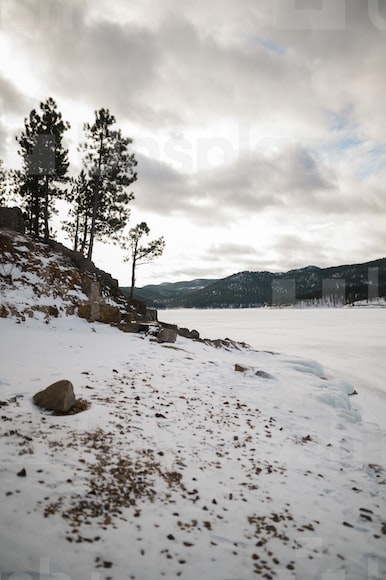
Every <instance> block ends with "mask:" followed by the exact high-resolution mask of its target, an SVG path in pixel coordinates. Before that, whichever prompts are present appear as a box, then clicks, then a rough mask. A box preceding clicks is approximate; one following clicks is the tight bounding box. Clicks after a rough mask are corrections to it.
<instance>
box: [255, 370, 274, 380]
mask: <svg viewBox="0 0 386 580" xmlns="http://www.w3.org/2000/svg"><path fill="white" fill-rule="evenodd" d="M255 375H256V376H258V377H261V378H262V379H273V376H272V375H270V374H269V373H267V372H266V371H262V370H257V371H256V372H255Z"/></svg>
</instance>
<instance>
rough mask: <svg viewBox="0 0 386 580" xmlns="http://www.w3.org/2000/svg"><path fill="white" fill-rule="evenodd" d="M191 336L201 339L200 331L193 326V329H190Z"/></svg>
mask: <svg viewBox="0 0 386 580" xmlns="http://www.w3.org/2000/svg"><path fill="white" fill-rule="evenodd" d="M189 338H192V339H193V340H199V339H200V333H199V332H198V330H196V329H195V328H193V330H191V331H190V336H189Z"/></svg>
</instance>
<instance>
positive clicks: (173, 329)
mask: <svg viewBox="0 0 386 580" xmlns="http://www.w3.org/2000/svg"><path fill="white" fill-rule="evenodd" d="M176 339H177V326H174V325H168V327H167V328H165V327H162V328H160V330H159V332H158V334H157V342H176Z"/></svg>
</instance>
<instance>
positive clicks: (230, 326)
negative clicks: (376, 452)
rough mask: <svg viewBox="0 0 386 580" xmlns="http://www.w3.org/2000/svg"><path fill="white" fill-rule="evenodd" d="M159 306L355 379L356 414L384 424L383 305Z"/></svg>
mask: <svg viewBox="0 0 386 580" xmlns="http://www.w3.org/2000/svg"><path fill="white" fill-rule="evenodd" d="M358 304H360V305H361V306H362V307H361V308H308V309H301V308H300V309H299V308H283V309H275V308H254V309H243V310H192V309H190V310H187V309H184V310H182V309H180V310H165V311H161V312H160V318H161V319H163V320H165V321H166V322H178V324H179V325H180V326H184V325H185V326H187V327H189V328H193V327H197V329H198V330H199V331H200V332H201V333H202V334H203V335H204V336H208V337H209V338H216V337H217V336H231V337H232V338H234V339H236V340H244V341H246V342H248V343H249V344H251V345H252V346H254V347H255V348H256V349H265V350H274V351H277V352H282V353H284V354H288V355H298V356H306V357H311V358H313V359H315V360H317V361H319V362H320V363H321V364H322V365H323V368H324V370H325V372H326V373H327V374H328V376H332V377H334V376H335V377H336V376H339V377H340V378H345V379H347V380H348V381H350V382H352V383H353V384H355V385H356V389H357V391H358V393H359V396H358V401H357V405H360V407H361V412H362V418H363V419H364V420H365V421H367V422H373V423H377V424H379V425H380V426H382V427H383V428H384V429H386V308H382V307H380V305H382V304H384V301H383V299H380V300H379V301H378V302H376V303H375V305H374V306H375V307H374V306H372V307H371V306H370V307H369V305H368V304H367V303H365V302H363V303H358Z"/></svg>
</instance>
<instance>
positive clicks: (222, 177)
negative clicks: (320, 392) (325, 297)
mask: <svg viewBox="0 0 386 580" xmlns="http://www.w3.org/2000/svg"><path fill="white" fill-rule="evenodd" d="M290 4H291V5H292V6H296V9H297V11H298V12H299V14H298V16H296V15H295V16H294V15H293V14H292V15H291V14H289V13H288V10H289V6H290ZM370 4H371V3H370V2H368V1H363V0H350V1H349V2H348V1H346V0H342V1H340V0H338V1H337V2H331V1H330V0H329V1H328V2H321V1H320V0H314V1H313V2H311V4H310V3H309V2H308V3H306V4H305V3H304V2H303V3H302V2H300V1H297V2H292V3H284V2H282V0H275V2H272V3H268V2H263V1H262V0H243V2H242V3H237V2H234V1H231V0H212V2H210V3H208V2H204V0H186V1H185V2H184V3H183V5H179V4H176V3H175V2H174V1H173V2H172V0H163V2H157V1H156V0H143V1H141V2H137V3H132V2H130V3H128V2H125V1H123V0H117V1H116V2H114V3H111V2H108V1H107V0H100V1H98V2H94V1H91V0H73V1H72V2H70V1H68V2H67V1H64V0H62V1H60V0H57V1H55V2H54V1H52V2H51V1H48V0H47V2H41V1H40V0H19V1H18V2H17V3H16V2H13V1H11V0H3V2H1V3H0V6H1V11H0V27H1V33H2V34H1V36H2V40H1V49H2V55H4V58H3V59H2V63H1V66H0V72H1V74H2V76H0V104H1V107H2V118H1V125H0V139H1V141H0V155H2V156H4V155H7V156H8V157H9V158H10V159H11V158H12V153H11V149H12V144H13V146H14V151H16V145H15V143H14V134H15V131H16V128H17V123H16V122H15V115H19V117H20V120H19V127H21V126H22V122H23V117H24V116H26V115H28V113H29V111H30V110H31V109H32V108H33V107H36V106H37V105H38V102H39V101H40V100H43V99H45V98H47V97H48V96H53V98H55V99H56V100H57V102H58V104H59V108H61V107H63V113H64V116H65V118H66V119H68V120H69V121H71V122H72V124H73V128H72V132H71V136H70V139H71V142H72V143H73V144H75V143H76V140H77V137H78V136H79V135H80V133H81V131H80V126H81V123H82V122H83V121H89V120H90V119H91V118H92V116H93V111H94V110H95V109H97V108H100V107H102V106H103V107H108V108H109V109H110V111H111V112H112V113H113V114H114V115H115V116H116V118H117V121H118V124H119V125H120V126H123V127H124V128H125V131H126V130H127V131H128V132H129V135H130V136H131V137H133V138H134V140H135V147H136V148H137V149H136V150H137V152H138V159H139V165H138V177H139V179H138V182H137V183H136V184H135V187H134V191H135V194H136V200H135V202H134V206H133V207H135V211H136V212H138V214H139V215H141V218H143V219H146V217H147V215H149V216H150V217H151V219H152V220H153V221H154V224H155V227H156V228H157V229H159V230H160V234H159V235H161V234H162V233H165V235H166V238H168V236H169V238H170V240H171V242H170V245H169V247H168V250H167V261H166V260H165V259H163V260H162V261H161V262H160V264H162V265H158V266H155V268H158V269H159V271H160V272H164V275H165V278H168V275H169V274H170V275H173V276H174V275H177V274H176V273H177V272H183V271H184V272H186V273H187V274H188V272H196V273H199V272H201V271H202V272H204V273H206V274H207V268H208V261H207V260H208V259H209V260H211V262H209V263H210V264H211V266H210V267H211V268H213V271H214V270H216V272H217V273H218V272H222V273H225V272H226V273H231V272H230V271H229V269H230V268H232V269H245V268H246V267H248V268H252V267H254V264H255V266H256V267H262V268H265V267H268V266H269V267H275V268H276V269H286V267H287V266H288V265H290V264H293V263H294V262H296V263H298V262H299V265H305V263H307V262H314V263H315V262H318V261H319V262H320V264H322V263H323V265H327V262H328V261H329V260H334V262H335V263H336V261H339V258H341V259H342V260H344V261H348V260H350V259H354V261H358V260H357V259H356V258H357V257H358V259H359V257H360V259H362V258H364V259H367V258H371V257H376V256H374V255H373V253H374V252H376V251H377V248H380V247H382V246H381V243H383V237H382V228H381V227H379V228H378V225H377V224H378V223H379V219H380V218H379V216H380V215H382V214H384V213H385V210H386V196H385V194H384V179H385V155H386V150H385V146H384V135H385V133H386V117H385V115H384V110H383V109H384V94H385V92H386V77H385V75H384V74H383V68H384V67H383V61H384V54H385V49H386V46H385V44H386V37H385V28H386V27H384V26H383V24H384V23H386V9H385V7H384V5H383V4H381V3H378V4H379V13H378V14H375V13H374V3H372V10H371V6H370ZM323 5H324V6H327V5H328V12H326V13H325V14H324V15H323V14H322V13H321V8H322V6H323ZM342 7H344V25H343V26H342V20H341V16H342ZM305 9H312V10H313V11H314V12H313V14H311V12H310V13H308V14H306V13H305ZM302 10H303V12H302V13H301V14H300V11H302ZM318 10H319V12H318ZM315 15H316V16H315ZM318 16H320V18H319V20H318V19H316V20H315V18H316V17H318ZM323 18H324V20H323ZM307 19H308V20H307ZM328 19H330V21H329V22H327V20H328ZM300 24H301V26H300ZM72 158H74V159H76V155H74V154H73V155H72ZM149 221H150V220H149ZM326 223H331V224H336V226H332V227H331V228H330V227H328V228H323V227H321V228H318V227H314V226H316V224H326ZM181 224H183V227H181ZM188 224H189V225H188ZM369 224H371V225H369ZM163 227H164V228H165V229H166V230H167V231H165V232H162V228H163ZM299 227H301V228H302V231H301V232H299V231H294V230H296V228H299ZM338 230H339V231H338ZM188 231H189V236H187V235H185V234H186V232H188ZM310 232H312V240H311V239H310ZM326 232H328V235H326ZM286 236H287V237H286ZM299 236H300V237H299ZM192 240H193V241H192ZM283 240H284V242H283ZM291 240H292V242H291ZM304 240H305V242H304ZM298 242H299V243H298ZM303 242H304V243H303ZM334 247H335V255H334ZM232 248H233V251H234V252H236V251H237V248H239V250H240V253H239V254H238V256H239V258H240V260H239V261H237V262H235V264H229V260H228V262H227V258H228V257H229V256H230V255H231V251H232ZM243 248H244V251H242V249H243ZM247 248H257V249H258V255H256V259H255V257H254V256H252V255H251V254H249V253H248V251H247ZM209 250H210V251H209ZM289 250H291V252H289ZM289 253H291V255H289ZM370 254H371V255H370ZM100 255H101V254H100ZM211 256H212V257H213V259H212V257H211ZM335 257H336V260H335ZM302 261H303V262H304V263H303V264H302V263H301V262H302ZM188 262H189V263H188ZM187 263H188V265H187ZM264 264H265V265H264ZM125 268H126V266H125ZM118 270H119V271H120V266H117V271H118ZM154 271H156V270H154ZM150 275H151V274H149V276H150Z"/></svg>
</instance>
